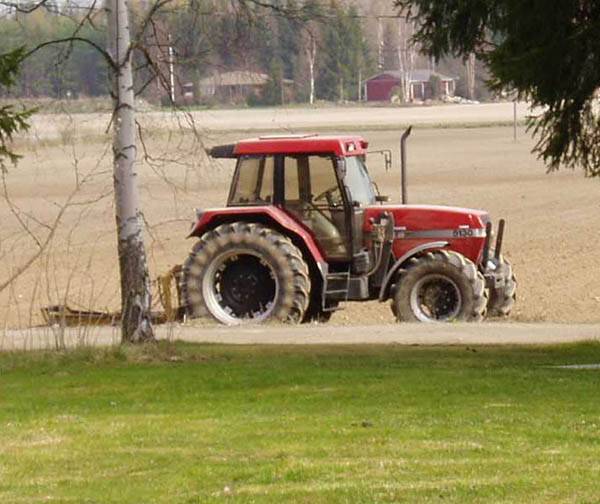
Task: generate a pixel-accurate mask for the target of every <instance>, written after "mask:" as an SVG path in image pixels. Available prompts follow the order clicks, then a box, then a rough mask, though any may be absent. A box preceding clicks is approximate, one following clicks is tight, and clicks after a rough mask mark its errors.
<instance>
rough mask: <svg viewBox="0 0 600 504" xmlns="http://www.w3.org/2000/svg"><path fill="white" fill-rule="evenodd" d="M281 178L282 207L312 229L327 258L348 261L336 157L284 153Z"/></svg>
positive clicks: (344, 209)
mask: <svg viewBox="0 0 600 504" xmlns="http://www.w3.org/2000/svg"><path fill="white" fill-rule="evenodd" d="M283 179H284V183H283V186H284V197H283V206H284V208H285V209H286V210H287V211H288V212H290V213H292V214H293V215H294V216H296V217H297V218H298V219H299V220H300V221H302V222H303V223H304V225H306V226H307V227H308V228H310V229H311V230H312V232H313V233H314V235H315V239H316V241H317V242H318V243H319V245H320V247H321V248H322V249H323V252H324V253H325V255H326V257H327V258H328V259H329V260H334V261H349V260H350V258H351V255H352V251H351V249H352V247H351V246H350V232H349V231H350V229H349V225H348V213H347V212H346V205H345V198H344V196H343V195H344V192H343V191H342V186H341V184H340V181H339V179H338V176H337V170H336V159H335V158H334V157H331V156H323V155H309V154H298V155H287V156H284V159H283Z"/></svg>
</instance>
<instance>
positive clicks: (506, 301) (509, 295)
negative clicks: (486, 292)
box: [488, 256, 517, 317]
mask: <svg viewBox="0 0 600 504" xmlns="http://www.w3.org/2000/svg"><path fill="white" fill-rule="evenodd" d="M500 267H502V268H503V276H504V286H503V287H500V288H499V289H490V300H489V302H488V316H490V317H508V316H509V315H510V312H511V311H512V309H513V306H514V304H515V301H516V300H517V278H516V277H515V274H514V273H513V269H512V265H511V264H510V262H509V261H508V259H505V258H504V257H502V256H500Z"/></svg>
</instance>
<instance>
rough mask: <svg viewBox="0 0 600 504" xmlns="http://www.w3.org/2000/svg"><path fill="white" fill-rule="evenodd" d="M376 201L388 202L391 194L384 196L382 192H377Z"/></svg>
mask: <svg viewBox="0 0 600 504" xmlns="http://www.w3.org/2000/svg"><path fill="white" fill-rule="evenodd" d="M375 201H376V202H377V203H387V202H388V201H390V197H389V196H383V195H381V194H377V195H376V196H375Z"/></svg>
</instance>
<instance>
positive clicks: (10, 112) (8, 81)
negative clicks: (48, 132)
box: [0, 47, 33, 171]
mask: <svg viewBox="0 0 600 504" xmlns="http://www.w3.org/2000/svg"><path fill="white" fill-rule="evenodd" d="M24 55H25V49H24V48H23V47H18V48H16V49H13V50H12V51H9V52H7V53H4V54H0V90H1V91H4V90H7V89H9V88H10V87H11V86H13V85H14V84H15V82H16V80H17V75H18V72H19V65H20V63H21V61H22V59H23V56H24ZM32 113H33V110H17V109H16V108H15V107H14V106H13V105H2V106H0V170H2V171H4V170H5V169H6V160H7V159H8V160H9V161H10V162H12V163H16V161H17V160H18V159H19V157H20V156H19V155H18V154H16V153H15V152H13V151H12V150H11V148H10V142H11V140H12V138H13V135H14V134H15V133H18V132H19V131H26V130H27V129H28V128H29V126H28V124H27V119H28V118H29V116H30V115H31V114H32Z"/></svg>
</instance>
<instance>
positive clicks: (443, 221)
mask: <svg viewBox="0 0 600 504" xmlns="http://www.w3.org/2000/svg"><path fill="white" fill-rule="evenodd" d="M383 212H388V213H391V214H392V215H393V216H394V227H395V229H394V245H393V251H394V256H395V257H396V258H398V257H401V256H402V255H404V254H405V253H406V252H408V251H409V250H411V249H413V248H414V247H416V246H419V245H422V244H424V243H430V242H434V241H441V242H446V243H447V244H448V246H449V247H450V248H451V249H452V250H455V251H456V252H459V253H461V254H463V255H464V256H465V257H468V258H469V259H471V260H472V261H473V262H475V263H477V262H479V260H480V257H481V253H482V250H483V245H484V241H485V225H486V223H487V221H488V220H489V215H488V213H487V212H484V211H482V210H475V209H471V208H458V207H447V206H437V205H374V206H371V207H367V208H365V220H364V228H363V229H364V231H365V232H370V230H371V218H377V217H378V216H379V215H380V214H382V213H383Z"/></svg>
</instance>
